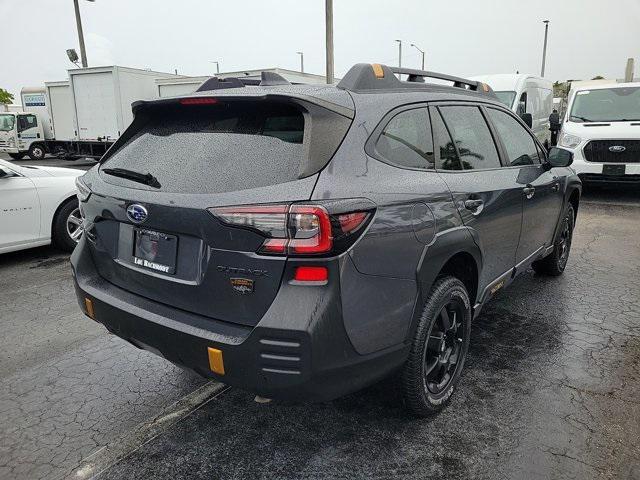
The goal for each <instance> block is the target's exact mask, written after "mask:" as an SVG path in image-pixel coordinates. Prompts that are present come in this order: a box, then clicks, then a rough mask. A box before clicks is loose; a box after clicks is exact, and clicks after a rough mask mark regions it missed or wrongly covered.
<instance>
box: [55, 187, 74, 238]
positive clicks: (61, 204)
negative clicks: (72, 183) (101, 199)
mask: <svg viewBox="0 0 640 480" xmlns="http://www.w3.org/2000/svg"><path fill="white" fill-rule="evenodd" d="M77 199H78V197H77V196H76V194H75V193H72V194H70V195H67V196H65V197H64V198H63V199H62V201H61V202H60V203H59V204H58V207H57V208H56V210H55V212H53V215H52V217H51V222H50V223H51V224H50V225H49V231H50V235H51V239H52V240H53V231H54V229H55V225H56V220H57V219H58V215H59V214H60V210H62V207H64V206H65V205H66V204H67V203H69V202H70V201H72V200H77Z"/></svg>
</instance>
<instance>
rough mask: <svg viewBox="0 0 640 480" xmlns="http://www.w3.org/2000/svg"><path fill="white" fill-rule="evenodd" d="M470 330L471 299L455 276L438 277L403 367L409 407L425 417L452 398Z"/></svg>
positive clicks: (435, 411) (405, 400) (405, 399)
mask: <svg viewBox="0 0 640 480" xmlns="http://www.w3.org/2000/svg"><path fill="white" fill-rule="evenodd" d="M470 333H471V302H470V301H469V294H468V293H467V289H466V288H465V286H464V284H463V283H462V282H461V281H460V280H458V279H457V278H455V277H451V276H446V277H441V278H439V279H438V280H436V282H435V284H434V285H433V287H432V288H431V292H430V293H429V296H428V298H427V301H426V302H425V305H424V309H423V311H422V316H421V317H420V320H419V323H418V326H417V328H416V331H415V334H414V337H413V342H412V344H411V350H410V352H409V356H408V357H407V361H406V363H405V364H404V367H403V368H402V373H401V378H402V390H403V397H404V402H405V405H406V407H407V408H408V409H409V410H410V411H411V412H412V413H413V414H415V415H417V416H420V417H425V416H427V415H432V414H434V413H437V412H439V411H440V410H442V409H443V408H444V407H445V405H446V404H447V403H448V402H449V399H450V398H451V395H452V394H453V391H454V389H455V388H456V385H457V384H458V381H459V380H460V372H462V368H463V366H464V360H465V357H466V355H467V350H468V349H469V336H470Z"/></svg>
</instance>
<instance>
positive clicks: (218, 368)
mask: <svg viewBox="0 0 640 480" xmlns="http://www.w3.org/2000/svg"><path fill="white" fill-rule="evenodd" d="M207 352H208V353H209V368H210V369H211V371H212V372H213V373H217V374H218V375H224V360H223V359H222V350H219V349H217V348H211V347H208V348H207Z"/></svg>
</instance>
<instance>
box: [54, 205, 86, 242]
mask: <svg viewBox="0 0 640 480" xmlns="http://www.w3.org/2000/svg"><path fill="white" fill-rule="evenodd" d="M79 221H80V222H81V218H80V210H79V207H78V200H77V199H76V198H72V199H70V200H67V201H66V202H65V203H63V204H62V206H61V207H60V209H59V210H58V212H57V213H56V216H55V218H54V219H53V227H52V241H53V244H54V245H55V246H56V247H58V248H59V249H60V250H64V251H65V252H71V251H73V249H74V248H75V247H76V245H77V244H78V240H80V236H81V235H82V223H79ZM77 232H79V233H77Z"/></svg>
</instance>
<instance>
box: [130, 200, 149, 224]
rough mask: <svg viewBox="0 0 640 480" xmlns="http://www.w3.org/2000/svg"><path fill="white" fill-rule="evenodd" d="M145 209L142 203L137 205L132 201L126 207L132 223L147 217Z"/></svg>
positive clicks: (140, 221) (139, 221) (142, 220)
mask: <svg viewBox="0 0 640 480" xmlns="http://www.w3.org/2000/svg"><path fill="white" fill-rule="evenodd" d="M147 215H149V213H148V212H147V209H146V208H144V207H143V206H142V205H138V204H137V203H133V204H131V205H129V206H128V207H127V217H129V220H131V221H132V222H134V223H142V222H144V221H145V220H146V219H147Z"/></svg>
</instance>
